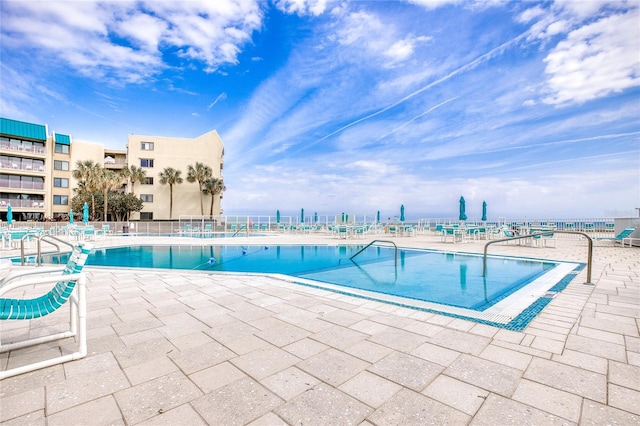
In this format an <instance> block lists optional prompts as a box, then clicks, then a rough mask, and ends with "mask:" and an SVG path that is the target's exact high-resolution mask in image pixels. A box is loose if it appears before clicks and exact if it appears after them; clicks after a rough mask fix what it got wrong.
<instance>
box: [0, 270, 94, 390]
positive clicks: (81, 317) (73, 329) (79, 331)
mask: <svg viewBox="0 0 640 426" xmlns="http://www.w3.org/2000/svg"><path fill="white" fill-rule="evenodd" d="M85 286H86V278H85V277H84V276H83V277H81V278H79V279H78V282H77V284H76V291H77V294H76V295H72V296H71V297H69V302H70V304H71V306H70V307H69V309H70V311H71V318H70V322H69V330H67V331H64V332H61V333H56V334H53V335H49V336H42V337H36V338H33V339H29V340H25V341H22V342H15V343H9V344H6V345H0V353H2V352H8V351H12V350H15V349H21V348H26V347H29V346H34V345H39V344H42V343H47V342H52V341H55V340H61V339H66V338H69V337H74V336H76V339H77V344H78V350H77V351H76V352H73V353H70V354H67V355H62V356H59V357H55V358H51V359H47V360H44V361H40V362H35V363H33V364H28V365H23V366H21V367H16V368H12V369H10V370H5V371H0V380H3V379H6V378H7V377H13V376H17V375H19V374H24V373H28V372H30V371H34V370H39V369H41V368H45V367H51V366H53V365H57V364H62V363H64V362H67V361H73V360H77V359H81V358H84V357H85V356H87V306H86V289H85ZM74 296H75V297H74Z"/></svg>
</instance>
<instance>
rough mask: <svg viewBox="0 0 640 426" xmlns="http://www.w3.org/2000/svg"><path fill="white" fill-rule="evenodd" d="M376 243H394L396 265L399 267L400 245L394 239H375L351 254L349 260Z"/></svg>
mask: <svg viewBox="0 0 640 426" xmlns="http://www.w3.org/2000/svg"><path fill="white" fill-rule="evenodd" d="M374 243H389V244H392V245H393V247H395V262H396V263H395V266H396V268H397V267H398V246H397V245H396V243H394V242H393V241H390V240H373V241H371V242H370V243H369V244H367V245H366V246H364V247H363V248H361V249H360V250H358V252H357V253H356V254H354V255H353V256H351V257H350V258H349V260H353V258H354V257H356V256H357V255H359V254H360V253H362V252H363V251H365V250H366V249H368V248H369V247H371V246H372V245H373V244H374Z"/></svg>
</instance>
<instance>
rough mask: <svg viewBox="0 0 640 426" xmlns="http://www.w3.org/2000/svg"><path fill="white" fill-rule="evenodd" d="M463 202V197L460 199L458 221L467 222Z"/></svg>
mask: <svg viewBox="0 0 640 426" xmlns="http://www.w3.org/2000/svg"><path fill="white" fill-rule="evenodd" d="M465 204H466V203H465V201H464V197H460V217H459V219H460V220H467V214H466V213H465V210H466V207H465Z"/></svg>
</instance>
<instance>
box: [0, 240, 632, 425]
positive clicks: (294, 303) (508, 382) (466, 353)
mask: <svg viewBox="0 0 640 426" xmlns="http://www.w3.org/2000/svg"><path fill="white" fill-rule="evenodd" d="M264 238H269V240H268V241H269V244H276V243H287V242H293V243H300V242H305V243H311V244H314V243H319V244H327V243H329V244H337V243H340V242H344V241H338V240H334V239H332V238H331V237H329V236H322V235H319V236H316V235H303V236H291V235H278V236H273V237H264ZM150 241H158V239H154V238H146V237H145V238H142V237H113V238H106V239H104V240H99V241H98V242H97V245H99V246H109V245H121V244H131V243H143V242H150ZM162 241H164V242H166V241H167V239H166V238H165V239H163V240H162ZM239 241H240V240H238V239H237V238H236V239H234V240H233V241H231V242H232V243H238V242H239ZM242 241H243V242H247V241H249V242H250V241H251V240H250V239H249V240H248V239H243V240H242ZM254 241H255V240H254ZM259 241H260V242H262V241H265V240H259ZM362 241H364V242H367V241H366V240H358V241H357V242H358V243H361V242H362ZM395 241H397V242H398V244H399V245H401V246H406V247H409V246H415V247H425V248H436V249H446V250H453V249H458V250H464V251H467V252H473V251H475V252H481V251H482V249H483V242H474V243H469V244H465V245H459V244H457V245H455V246H454V245H453V244H444V243H442V242H441V241H440V239H439V237H433V236H426V235H419V236H417V237H411V238H409V237H404V238H401V237H397V238H395ZM170 242H175V243H190V244H208V243H210V241H203V240H196V239H194V240H192V239H186V238H173V239H170ZM219 242H221V241H214V243H219ZM557 245H558V247H557V248H535V247H524V246H504V245H500V246H497V245H493V246H491V249H490V251H491V253H505V254H514V255H518V256H530V257H536V258H549V259H556V260H570V261H579V262H585V261H586V251H587V249H586V244H585V242H584V241H575V240H563V239H559V240H558V244H557ZM639 250H640V249H638V248H629V247H626V248H622V247H611V246H610V245H609V246H597V247H595V248H594V265H593V276H592V281H593V284H594V285H585V284H584V282H585V275H586V270H583V271H581V272H580V273H579V274H578V275H577V276H576V278H575V279H574V280H573V281H572V282H571V283H570V284H569V285H568V286H567V288H566V289H565V290H564V291H562V292H561V293H560V294H559V295H557V296H556V297H555V298H554V299H553V300H552V301H551V303H550V304H549V305H548V306H546V307H545V308H544V310H543V311H542V312H541V313H540V314H539V315H538V316H537V317H536V318H535V319H534V320H533V321H532V322H531V323H530V324H529V325H528V327H527V328H526V329H525V330H524V331H523V332H516V331H511V330H506V329H501V328H495V327H491V326H488V325H483V324H480V323H476V322H473V321H467V320H464V319H459V318H453V317H448V316H444V315H438V314H434V313H429V312H423V311H418V310H413V309H409V308H404V307H398V306H394V305H389V304H385V303H381V302H377V301H371V300H366V299H361V298H357V297H352V296H347V295H343V294H337V293H333V292H330V291H326V290H320V289H315V288H310V287H305V286H300V285H296V284H294V283H291V282H288V281H285V280H280V279H277V278H275V277H269V276H256V275H235V274H233V275H229V274H211V273H205V272H191V271H178V270H150V269H149V270H134V269H121V268H119V269H115V268H114V269H110V268H95V267H89V268H87V275H88V291H87V297H88V305H89V313H88V329H89V333H88V339H89V340H88V347H89V354H88V356H87V357H86V358H84V359H82V360H78V361H74V362H68V363H65V364H63V365H57V366H53V367H49V368H46V369H42V370H39V371H35V372H32V373H27V374H23V375H20V376H16V377H13V378H8V379H5V380H3V381H2V382H1V383H0V422H1V423H2V424H3V425H26V424H33V425H45V424H46V425H49V426H51V425H156V424H160V425H162V424H166V425H287V424H288V425H303V424H304V425H359V424H362V425H391V424H416V425H417V424H451V425H466V424H470V425H484V424H487V425H498V424H500V425H502V424H563V425H564V424H618V425H632V424H640V333H639V325H640V324H639V319H640V277H639V276H640V256H639V253H640V251H639ZM66 314H67V313H66V310H63V312H59V313H56V314H54V315H51V316H49V317H45V318H42V319H39V320H33V321H31V322H28V321H3V322H2V323H0V327H2V328H1V330H0V331H1V333H2V340H3V341H11V340H13V339H19V338H21V337H24V336H25V335H26V333H30V334H31V335H37V333H42V332H43V331H45V330H46V331H50V330H51V329H53V328H55V327H57V326H58V325H59V323H60V322H61V321H63V320H64V318H65V316H66ZM23 323H30V324H23ZM29 326H30V328H29ZM70 343H73V342H68V341H67V342H63V344H62V348H59V347H58V346H59V345H58V344H46V345H41V346H39V347H36V348H32V349H23V350H19V351H14V352H12V353H10V354H2V357H1V358H0V368H1V369H6V368H7V366H9V367H14V366H17V365H22V364H26V363H29V362H31V361H32V360H33V359H40V358H42V357H43V356H47V355H50V354H51V353H56V352H59V351H60V350H62V351H64V350H65V347H66V345H69V344H70Z"/></svg>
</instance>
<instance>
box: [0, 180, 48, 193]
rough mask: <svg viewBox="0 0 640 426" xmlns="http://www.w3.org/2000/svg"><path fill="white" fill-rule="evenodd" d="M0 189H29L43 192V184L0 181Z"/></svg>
mask: <svg viewBox="0 0 640 426" xmlns="http://www.w3.org/2000/svg"><path fill="white" fill-rule="evenodd" d="M0 189H29V190H35V191H44V182H20V181H13V180H7V179H0Z"/></svg>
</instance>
